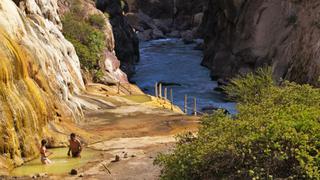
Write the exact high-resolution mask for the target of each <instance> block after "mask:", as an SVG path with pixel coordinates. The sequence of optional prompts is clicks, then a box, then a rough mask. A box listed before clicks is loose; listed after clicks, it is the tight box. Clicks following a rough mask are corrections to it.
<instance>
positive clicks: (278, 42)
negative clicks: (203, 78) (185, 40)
mask: <svg viewBox="0 0 320 180" xmlns="http://www.w3.org/2000/svg"><path fill="white" fill-rule="evenodd" d="M319 9H320V4H319V2H318V1H317V0H310V1H299V0H285V1H278V0H271V1H270V0H261V1H251V0H249V1H245V0H239V1H233V0H227V1H224V0H207V5H206V10H205V15H204V19H203V24H202V28H201V29H202V32H203V35H204V36H205V44H206V49H205V52H204V59H203V64H204V65H206V66H208V67H209V68H210V69H211V70H212V77H214V78H219V77H232V76H234V75H235V74H238V73H246V72H249V71H252V70H254V69H256V68H257V67H261V66H264V65H272V66H273V69H274V76H275V78H277V80H279V78H284V79H289V80H292V81H296V82H299V83H312V84H315V85H319V83H318V77H319V75H320V71H319V67H320V62H319V58H318V57H319V45H318V44H319V35H320V28H319V22H318V13H317V12H318V11H319Z"/></svg>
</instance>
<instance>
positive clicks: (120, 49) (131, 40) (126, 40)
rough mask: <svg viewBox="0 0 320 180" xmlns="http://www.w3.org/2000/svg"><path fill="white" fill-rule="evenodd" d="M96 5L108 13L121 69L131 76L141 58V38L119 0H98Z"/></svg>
mask: <svg viewBox="0 0 320 180" xmlns="http://www.w3.org/2000/svg"><path fill="white" fill-rule="evenodd" d="M96 6H97V8H98V9H100V10H101V11H103V12H105V13H107V14H108V16H109V19H110V23H111V25H112V30H113V34H114V39H115V51H116V56H117V58H118V59H119V60H120V62H121V69H122V70H123V71H124V72H125V73H126V74H127V75H128V76H129V77H130V76H131V75H132V74H133V73H134V71H135V70H134V64H135V63H137V62H138V61H139V59H140V53H139V40H138V38H137V35H136V33H135V32H134V31H133V29H132V27H131V26H130V24H129V23H128V22H127V19H126V18H125V17H124V15H123V7H122V6H123V4H121V1H119V0H97V1H96Z"/></svg>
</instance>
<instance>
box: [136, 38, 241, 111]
mask: <svg viewBox="0 0 320 180" xmlns="http://www.w3.org/2000/svg"><path fill="white" fill-rule="evenodd" d="M195 46H196V44H189V45H186V44H184V43H183V42H182V41H181V40H179V39H162V40H154V41H148V42H142V43H141V44H140V47H141V48H140V53H141V60H140V62H139V63H138V64H137V66H136V74H135V75H134V76H133V78H132V79H131V80H132V81H133V82H135V83H137V85H138V86H139V87H140V88H141V89H142V90H143V91H144V92H146V93H149V94H154V86H155V83H156V82H166V83H176V85H174V86H169V87H168V89H170V88H172V90H173V97H174V98H173V99H174V100H173V101H174V103H175V104H176V105H178V106H180V107H181V108H183V106H184V96H185V94H187V95H188V97H189V98H188V107H190V108H192V107H193V97H196V98H197V104H198V107H197V110H198V111H201V109H202V108H205V107H211V106H212V107H218V108H224V109H227V110H228V111H229V112H230V113H232V114H234V113H236V110H235V103H230V102H226V101H224V99H223V97H222V95H221V94H220V93H219V92H215V91H214V90H213V89H214V88H215V87H217V82H215V81H212V80H211V78H210V72H209V70H208V69H207V68H205V67H203V66H201V65H200V63H201V60H202V54H203V53H202V52H201V51H198V50H194V47H195ZM168 92H169V90H168ZM168 94H169V93H168ZM189 112H190V111H189Z"/></svg>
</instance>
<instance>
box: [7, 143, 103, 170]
mask: <svg viewBox="0 0 320 180" xmlns="http://www.w3.org/2000/svg"><path fill="white" fill-rule="evenodd" d="M48 151H50V152H53V154H52V155H51V156H50V157H49V159H50V160H51V161H52V164H49V165H43V164H42V163H41V161H40V157H39V158H37V159H34V160H32V161H30V162H27V163H25V164H24V165H23V166H21V167H17V168H15V169H13V171H12V172H11V176H29V175H34V174H38V173H47V174H63V173H67V172H70V171H71V169H76V168H79V167H81V166H83V165H85V164H86V163H88V162H89V161H90V160H93V159H95V158H96V157H97V155H98V152H97V151H94V150H91V149H84V150H83V151H82V153H81V158H72V157H68V156H67V152H68V149H67V148H57V149H49V150H48Z"/></svg>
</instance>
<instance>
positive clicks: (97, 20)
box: [89, 14, 106, 29]
mask: <svg viewBox="0 0 320 180" xmlns="http://www.w3.org/2000/svg"><path fill="white" fill-rule="evenodd" d="M89 22H90V24H91V25H93V26H95V27H97V28H99V29H103V27H104V26H105V25H106V22H105V20H104V17H103V15H100V14H93V15H90V16H89Z"/></svg>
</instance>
